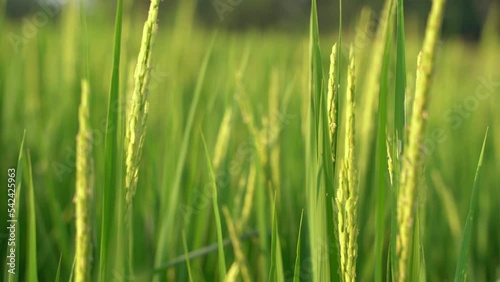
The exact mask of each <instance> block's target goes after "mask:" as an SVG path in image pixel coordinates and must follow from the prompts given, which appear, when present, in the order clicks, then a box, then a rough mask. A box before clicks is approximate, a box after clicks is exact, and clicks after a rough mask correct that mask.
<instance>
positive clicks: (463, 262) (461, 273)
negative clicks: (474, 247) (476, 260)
mask: <svg viewBox="0 0 500 282" xmlns="http://www.w3.org/2000/svg"><path fill="white" fill-rule="evenodd" d="M488 131H489V128H487V129H486V133H485V134H484V140H483V147H482V148H481V155H480V156H479V161H478V163H477V168H476V175H475V176H474V186H473V187H472V196H471V198H470V203H469V214H468V215H467V219H466V221H465V228H464V235H463V237H462V244H461V246H460V254H459V256H458V262H457V270H456V271H455V282H462V281H466V276H467V262H468V260H469V244H470V239H471V236H472V222H473V220H474V214H475V211H476V205H477V195H478V192H479V177H480V173H481V167H482V166H483V157H484V148H485V147H486V140H487V139H488Z"/></svg>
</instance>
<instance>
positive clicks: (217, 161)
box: [213, 108, 233, 172]
mask: <svg viewBox="0 0 500 282" xmlns="http://www.w3.org/2000/svg"><path fill="white" fill-rule="evenodd" d="M232 116H233V111H232V108H228V109H226V112H225V113H224V117H223V118H222V122H221V125H220V127H219V133H218V134H217V142H216V143H215V150H214V157H213V166H214V171H216V172H217V171H218V170H219V167H220V165H221V163H222V161H223V160H224V157H225V156H226V153H227V148H228V143H229V138H230V136H231V118H232Z"/></svg>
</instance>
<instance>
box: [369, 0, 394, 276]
mask: <svg viewBox="0 0 500 282" xmlns="http://www.w3.org/2000/svg"><path fill="white" fill-rule="evenodd" d="M389 7H390V8H389V11H388V13H389V15H388V21H387V26H386V28H387V30H386V37H385V47H384V55H383V60H382V69H381V73H380V83H379V85H380V90H379V104H378V124H377V142H376V143H377V151H376V159H377V166H376V169H375V170H376V177H375V179H376V183H377V184H376V185H377V186H376V187H377V217H376V220H377V221H376V230H377V231H376V238H375V241H376V242H375V245H374V246H375V262H376V263H375V281H378V282H380V281H383V272H384V269H385V267H384V265H385V264H384V260H383V258H384V241H385V240H384V235H385V231H386V230H385V212H386V190H387V176H388V174H387V172H388V163H387V161H388V158H387V149H386V140H387V136H386V130H387V95H388V91H389V87H388V83H389V81H388V79H389V67H390V61H391V57H390V55H391V53H392V52H391V51H392V48H391V46H392V39H393V36H392V29H393V24H394V17H393V7H394V1H393V0H392V1H391V3H390V6H389Z"/></svg>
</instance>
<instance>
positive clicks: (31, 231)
mask: <svg viewBox="0 0 500 282" xmlns="http://www.w3.org/2000/svg"><path fill="white" fill-rule="evenodd" d="M25 154H26V162H25V165H26V172H27V173H26V175H25V176H26V182H27V184H28V185H27V189H28V198H27V201H28V205H27V207H28V210H27V221H28V250H27V269H26V279H27V280H28V281H38V274H37V251H36V212H35V211H36V209H35V192H34V187H33V172H32V169H31V157H30V153H29V151H26V152H25Z"/></svg>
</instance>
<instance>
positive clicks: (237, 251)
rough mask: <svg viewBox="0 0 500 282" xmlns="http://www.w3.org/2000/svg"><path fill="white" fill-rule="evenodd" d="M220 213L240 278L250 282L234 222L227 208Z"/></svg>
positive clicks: (250, 277) (250, 278)
mask: <svg viewBox="0 0 500 282" xmlns="http://www.w3.org/2000/svg"><path fill="white" fill-rule="evenodd" d="M222 213H223V214H224V217H225V219H226V224H227V229H228V231H229V238H230V239H231V244H232V245H233V249H234V255H235V257H236V261H237V262H238V267H239V268H240V272H241V277H242V278H243V281H244V282H251V281H253V280H252V276H251V275H250V271H249V270H248V266H247V262H246V258H245V254H244V253H243V250H242V248H241V242H240V239H239V236H238V234H237V231H236V226H235V224H234V221H233V220H232V218H231V215H230V214H229V210H228V209H227V207H223V208H222Z"/></svg>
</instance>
